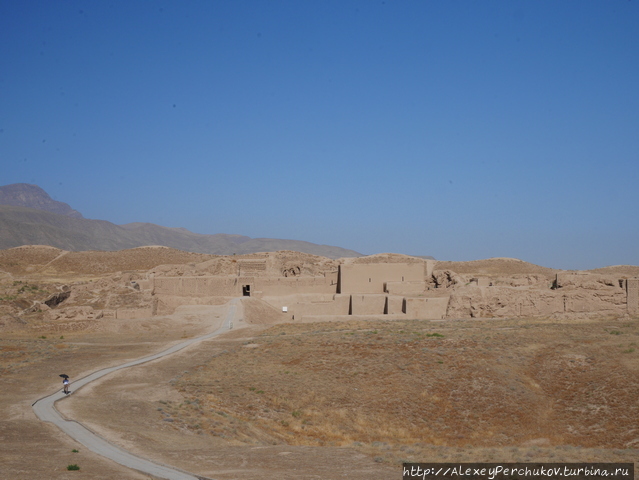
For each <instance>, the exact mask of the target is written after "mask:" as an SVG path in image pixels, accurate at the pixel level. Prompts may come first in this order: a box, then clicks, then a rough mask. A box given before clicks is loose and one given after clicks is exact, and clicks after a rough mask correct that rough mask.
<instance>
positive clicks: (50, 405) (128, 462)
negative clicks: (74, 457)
mask: <svg viewBox="0 0 639 480" xmlns="http://www.w3.org/2000/svg"><path fill="white" fill-rule="evenodd" d="M237 311H238V299H234V300H231V302H229V305H228V311H227V314H226V317H225V319H223V320H221V321H220V325H219V327H218V329H217V330H215V331H214V332H212V333H208V334H206V335H201V336H199V337H195V338H191V339H189V340H186V341H184V342H181V343H178V344H176V345H174V346H172V347H170V348H168V349H166V350H164V351H162V352H160V353H156V354H154V355H148V356H145V357H142V358H140V359H137V360H133V361H131V362H127V363H124V364H122V365H118V366H114V367H110V368H106V369H103V370H99V371H97V372H95V373H92V374H91V375H88V376H86V377H84V378H81V379H79V380H76V381H74V382H73V390H74V391H77V390H79V389H80V388H82V387H83V386H85V385H87V384H88V383H90V382H92V381H94V380H97V379H99V378H102V377H104V376H105V375H108V374H110V373H112V372H115V371H118V370H121V369H124V368H128V367H133V366H135V365H140V364H143V363H147V362H150V361H152V360H156V359H158V358H162V357H166V356H167V355H171V354H173V353H175V352H178V351H180V350H182V349H184V348H186V347H189V346H190V345H193V344H195V343H198V342H201V341H203V340H207V339H210V338H213V337H215V336H217V335H219V334H221V333H223V332H226V331H228V330H230V329H231V328H233V323H234V321H235V322H237V319H236V318H235V317H236V314H237ZM64 398H66V396H65V394H64V393H63V392H62V391H57V392H55V393H54V394H52V395H49V396H47V397H44V398H42V399H40V400H37V401H36V402H35V403H34V404H33V410H34V412H35V414H36V415H37V416H38V418H39V419H40V420H42V421H45V422H51V423H53V424H54V425H56V426H58V427H59V428H60V429H61V430H62V431H63V432H64V433H66V434H67V435H69V436H70V437H71V438H73V439H74V440H76V441H78V442H80V443H81V444H82V445H84V446H85V447H87V448H88V449H89V450H91V451H93V452H95V453H97V454H99V455H102V456H104V457H106V458H109V459H111V460H113V461H115V462H117V463H119V464H121V465H124V466H126V467H129V468H132V469H135V470H138V471H141V472H144V473H148V474H150V475H153V476H155V477H158V478H165V479H167V480H199V479H201V477H196V476H194V475H191V474H189V473H187V472H184V471H181V470H178V469H176V468H172V467H170V466H167V465H161V464H159V463H154V462H151V461H149V460H146V459H144V458H141V457H138V456H135V455H132V454H131V453H129V452H127V451H126V450H123V449H121V448H119V447H116V446H115V445H113V444H112V443H109V442H108V441H107V440H105V439H104V438H102V437H100V436H98V435H96V434H95V433H93V432H92V431H91V430H89V429H88V428H86V427H85V426H84V425H82V424H81V423H80V422H77V421H74V420H67V419H65V418H63V417H62V415H61V414H60V412H58V410H57V409H56V408H55V403H56V402H57V401H60V400H63V399H64Z"/></svg>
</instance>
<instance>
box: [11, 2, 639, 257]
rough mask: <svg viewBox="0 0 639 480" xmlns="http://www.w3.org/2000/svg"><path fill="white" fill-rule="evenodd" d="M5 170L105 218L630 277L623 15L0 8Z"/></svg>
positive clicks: (269, 6) (632, 136) (634, 192)
mask: <svg viewBox="0 0 639 480" xmlns="http://www.w3.org/2000/svg"><path fill="white" fill-rule="evenodd" d="M0 162H1V169H0V184H1V185H6V184H10V183H18V182H25V183H32V184H37V185H39V186H41V187H42V188H44V189H45V190H46V191H47V192H48V193H49V194H50V195H51V196H52V197H53V198H54V199H56V200H60V201H63V202H66V203H68V204H70V205H71V206H72V207H73V208H75V209H77V210H79V211H80V212H82V214H83V215H84V216H85V217H87V218H94V219H102V220H108V221H111V222H114V223H117V224H124V223H129V222H151V223H156V224H159V225H164V226H168V227H184V228H187V229H189V230H191V231H194V232H197V233H210V234H212V233H236V234H242V235H247V236H250V237H272V238H290V239H297V240H306V241H310V242H314V243H320V244H328V245H337V246H341V247H345V248H350V249H353V250H357V251H359V252H361V253H365V254H372V253H380V252H397V253H406V254H413V255H433V256H435V257H436V258H437V259H441V260H474V259H480V258H489V257H516V258H520V259H522V260H526V261H529V262H533V263H537V264H540V265H544V266H549V267H556V268H575V269H587V268H596V267H601V266H605V265H615V264H634V265H639V220H638V213H639V212H638V207H639V195H638V192H639V2H638V1H636V0H632V1H627V0H623V1H615V0H611V1H599V0H597V1H588V0H586V1H584V0H579V1H554V0H553V1H537V0H535V1H532V0H531V1H498V2H492V1H448V0H446V1H445V0H438V1H427V0H420V1H409V0H401V1H400V0H386V1H361V2H360V1H348V0H339V1H323V0H313V1H298V0H294V1H276V0H268V1H237V0H233V1H230V0H229V1H214V0H211V1H184V2H182V1H180V2H178V1H171V2H168V1H137V0H136V1H128V0H127V1H124V0H122V1H92V2H79V1H63V0H61V1H50V0H46V1H39V2H35V1H29V0H26V1H14V0H0Z"/></svg>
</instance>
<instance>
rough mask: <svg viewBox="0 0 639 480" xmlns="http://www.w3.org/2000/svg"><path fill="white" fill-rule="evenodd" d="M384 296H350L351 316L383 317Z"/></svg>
mask: <svg viewBox="0 0 639 480" xmlns="http://www.w3.org/2000/svg"><path fill="white" fill-rule="evenodd" d="M385 307H386V295H368V294H367V295H361V294H358V295H351V314H352V315H383V314H384V310H385Z"/></svg>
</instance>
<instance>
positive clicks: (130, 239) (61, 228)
mask: <svg viewBox="0 0 639 480" xmlns="http://www.w3.org/2000/svg"><path fill="white" fill-rule="evenodd" d="M21 245H51V246H53V247H57V248H61V249H64V250H70V251H83V250H111V251H112V250H123V249H125V248H135V247H142V246H148V245H163V246H166V247H172V248H176V249H178V250H183V251H187V252H197V253H209V254H216V255H232V254H234V253H235V254H238V255H240V254H245V253H256V252H273V251H277V250H294V251H297V252H303V253H311V254H314V255H321V256H324V257H328V258H340V257H360V256H362V254H360V253H358V252H355V251H354V250H347V249H345V248H340V247H333V246H329V245H318V244H315V243H310V242H303V241H300V240H282V239H275V238H250V237H245V236H243V235H228V234H224V233H218V234H215V235H204V234H199V233H193V232H190V231H188V230H186V229H184V228H169V227H162V226H160V225H154V224H152V223H128V224H126V225H115V224H114V223H111V222H107V221H104V220H88V219H85V218H84V217H83V216H82V214H81V213H80V212H78V211H77V210H74V209H73V208H71V207H70V206H69V205H67V204H66V203H62V202H58V201H55V200H53V199H52V198H51V197H50V196H49V195H48V194H47V193H46V192H45V191H44V190H43V189H42V188H40V187H38V186H37V185H29V184H26V183H16V184H12V185H5V186H2V187H0V249H6V248H13V247H19V246H21Z"/></svg>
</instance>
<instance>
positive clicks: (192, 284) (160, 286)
mask: <svg viewBox="0 0 639 480" xmlns="http://www.w3.org/2000/svg"><path fill="white" fill-rule="evenodd" d="M153 283H154V288H153V293H154V294H155V295H172V296H185V297H199V296H227V297H241V296H242V284H241V282H240V281H239V279H238V278H237V277H215V276H207V277H155V278H154V280H153Z"/></svg>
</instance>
